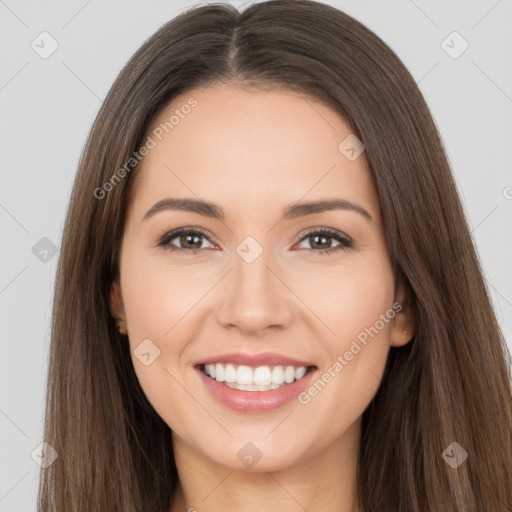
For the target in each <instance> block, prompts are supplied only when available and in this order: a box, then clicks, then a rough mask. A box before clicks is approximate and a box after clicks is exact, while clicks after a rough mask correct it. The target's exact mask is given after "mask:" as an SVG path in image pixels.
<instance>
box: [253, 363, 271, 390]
mask: <svg viewBox="0 0 512 512" xmlns="http://www.w3.org/2000/svg"><path fill="white" fill-rule="evenodd" d="M253 382H254V384H256V385H257V386H268V385H269V384H272V373H271V372H270V368H269V367H268V366H258V368H256V369H255V370H254V376H253Z"/></svg>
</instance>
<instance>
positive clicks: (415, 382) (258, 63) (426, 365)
mask: <svg viewBox="0 0 512 512" xmlns="http://www.w3.org/2000/svg"><path fill="white" fill-rule="evenodd" d="M217 81H221V82H236V83H238V84H242V85H244V86H249V87H266V88H278V87H281V88H283V89H286V90H291V91H297V92H299V93H303V94H306V95H309V96H310V97H314V98H316V99H317V100H319V101H323V102H325V103H327V104H328V105H329V106H330V107H332V108H333V109H335V110H336V111H337V112H338V113H339V114H340V115H341V116H343V117H344V118H345V119H346V121H347V122H348V123H349V124H350V125H351V126H352V129H353V131H354V133H355V134H356V135H357V137H358V138H359V139H360V140H361V141H362V142H363V143H364V145H365V147H366V150H365V153H364V154H365V157H366V159H367V161H368V165H369V169H370V171H371V177H372V179H373V182H374V184H375V187H376V190H377V192H378V195H379V198H380V203H381V209H382V215H383V221H384V228H385V237H386V241H387V246H388V251H389V255H390V258H391V261H392V264H393V270H394V272H395V278H396V279H397V280H398V279H401V280H402V281H403V282H404V283H405V285H406V287H407V289H408V290H409V295H410V299H411V307H413V308H414V311H415V313H416V333H415V336H414V339H413V340H412V341H411V342H410V343H408V344H407V345H405V346H403V347H400V348H394V347H392V348H391V351H390V353H389V356H388V361H387V366H386V370H385V373H384V377H383V380H382V383H381V386H380V388H379V390H378V392H377V394H376V396H375V397H374V399H373V401H372V402H371V404H370V405H369V407H368V408H367V410H366V411H365V412H364V415H363V422H362V439H361V441H362V442H361V451H360V458H359V464H358V493H359V499H360V504H361V507H362V509H363V510H365V511H367V512H370V511H376V510H378V511H379V512H420V511H421V512H425V511H432V512H434V511H435V512H438V511H440V510H443V511H444V510H446V511H448V510H450V511H461V512H462V511H464V512H469V511H475V512H477V511H478V512H482V511H492V512H503V511H505V510H510V509H511V507H512V469H511V466H512V392H511V379H510V368H511V359H510V353H509V351H508V349H507V346H506V344H505V341H504V338H503V335H502V333H501V331H500V328H499V325H498V323H497V321H496V317H495V314H494V312H493V309H492V307H491V303H490V300H489V296H488V293H487V290H486V286H485V283H484V279H483V277H482V270H481V268H480V265H479V261H478V258H477V255H476V253H475V249H474V246H473V242H472V239H471V236H470V232H469V229H468V225H467V221H466V219H465V215H464V212H463V208H462V207H461V202H460V200H459V197H458V193H457V189H456V186H455V184H454V180H453V177H452V175H451V170H450V166H449V163H448V161H447V158H446V155H445V150H444V148H443V144H442V142H441V140H440V136H439V133H438V131H437V129H436V126H435V124H434V122H433V120H432V117H431V114H430V112H429V110H428V108H427V105H426V103H425V101H424V99H423V97H422V95H421V93H420V91H419V89H418V87H417V85H416V83H415V81H414V79H413V78H412V77H411V75H410V73H409V72H408V71H407V69H406V68H405V67H404V65H403V64H402V62H401V61H400V59H399V58H398V57H397V56H396V54H395V53H394V52H393V51H392V50H391V49H390V48H389V47H388V46H387V45H386V44H385V43H384V42H383V41H382V40H381V39H379V38H378V37H377V36H376V35H375V34H374V33H373V32H371V31H370V30H369V29H367V28H366V27H365V26H364V25H363V24H361V23H360V22H358V21H356V20H355V19H353V18H351V17H350V16H348V15H346V14H344V13H343V12H341V11H339V10H337V9H335V8H333V7H331V6H328V5H326V4H322V3H318V2H315V1H311V0H295V1H290V0H270V1H267V2H263V3H256V4H253V5H251V6H249V7H248V8H247V9H246V10H244V11H242V12H238V11H237V9H235V8H234V7H233V6H230V5H228V4H210V5H204V6H199V7H195V8H192V9H190V10H188V11H186V12H184V13H182V14H180V15H179V16H177V17H176V18H174V19H173V20H171V21H170V22H168V23H166V24H165V25H163V26H162V27H161V28H160V29H159V30H158V31H157V32H156V33H155V34H154V35H153V36H152V37H151V38H150V39H148V40H147V41H146V42H145V43H144V44H143V46H142V47H141V48H140V49H139V50H138V51H137V52H136V53H135V55H134V56H133V57H132V58H131V59H130V61H129V62H128V63H127V65H126V66H125V67H124V69H123V70H122V71H121V73H120V74H119V76H118V78H117V79H116V81H115V83H114V84H113V86H112V88H111V90H110V92H109V94H108V96H107V98H106V99H105V101H104V103H103V105H102V107H101V109H100V112H99V113H98V116H97V118H96V120H95V122H94V124H93V126H92V129H91V132H90V134H89V137H88V140H87V143H86V146H85V148H84V151H83V154H82V157H81V160H80V163H79V168H78V173H77V175H76V180H75V183H74V187H73V191H72V196H71V199H70V202H69V210H68V214H67V218H66V223H65V228H64V233H63V239H62V244H61V254H60V259H59V264H58V269H57V279H56V285H55V294H54V303H53V317H52V331H51V349H50V360H49V374H48V384H47V406H46V415H45V432H44V439H45V441H46V442H48V443H49V444H50V445H52V447H53V448H54V449H55V450H56V451H57V453H58V458H57V459H56V460H55V462H54V463H53V464H52V465H50V466H49V467H48V468H47V469H46V470H42V472H41V481H40V489H39V511H41V512H49V511H54V510H60V511H61V512H64V511H66V512H67V511H70V512H90V511H96V510H101V511H109V512H113V511H122V512H132V511H133V512H140V511H141V510H144V511H146V512H157V511H158V512H167V511H168V509H169V506H170V501H171V496H172V493H173V491H174V489H175V486H176V483H177V471H176V465H175V461H174V457H173V446H172V439H171V430H170V428H169V427H168V426H167V424H166V423H164V421H163V420H162V419H161V418H160V417H159V416H158V414H157V413H156V412H155V411H154V409H153V408H152V406H151V405H150V404H149V402H148V400H147V399H146V397H145V395H144V393H143V391H142V389H141V388H140V385H139V383H138V380H137V378H136V375H135V372H134V369H133V365H132V361H131V357H130V352H129V344H128V338H127V337H126V336H123V335H121V334H120V333H119V332H118V331H117V330H116V328H115V324H114V320H113V318H112V316H111V315H110V312H109V296H110V287H111V283H112V281H113V279H114V278H115V277H116V276H117V272H118V267H117V265H118V255H119V249H120V242H121V239H122V235H123V227H124V219H125V213H126V209H127V207H128V204H129V193H130V190H131V188H133V178H134V176H135V175H136V174H137V171H138V170H139V168H138V167H137V166H136V165H133V168H131V167H128V168H127V167H126V162H128V161H130V158H133V155H134V152H137V150H138V148H139V147H140V146H141V144H142V143H143V142H144V141H143V138H144V135H145V133H146V130H147V129H148V126H149V124H150V122H151V121H152V119H154V117H155V115H156V114H157V113H158V112H160V111H161V110H162V108H164V107H165V106H166V105H167V104H168V102H169V101H170V100H172V99H173V98H174V97H175V96H176V95H178V94H180V93H183V92H185V91H187V90H192V89H193V88H196V87H204V86H207V85H208V84H210V83H215V82H217ZM340 142H341V141H340ZM132 163H133V162H132ZM123 167H124V169H125V172H124V173H119V172H117V171H118V170H119V169H121V168H123ZM116 172H117V173H116ZM121 174H122V176H121ZM453 442H456V443H458V445H460V446H461V447H462V448H463V449H464V450H465V451H466V452H467V453H468V458H467V460H466V461H465V462H464V463H463V464H461V465H460V466H459V467H457V468H453V467H451V465H449V464H448V463H447V462H446V457H443V453H444V452H445V450H446V449H447V448H448V450H450V446H452V448H451V449H452V450H453V445H452V443H453ZM449 453H450V454H451V455H452V456H453V453H452V452H449ZM507 507H508V508H507Z"/></svg>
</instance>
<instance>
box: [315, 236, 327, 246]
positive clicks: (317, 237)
mask: <svg viewBox="0 0 512 512" xmlns="http://www.w3.org/2000/svg"><path fill="white" fill-rule="evenodd" d="M327 238H328V237H326V236H324V235H314V236H313V239H314V240H315V242H314V244H317V239H321V240H324V241H326V240H327ZM327 246H329V244H327ZM323 247H325V245H324V246H323Z"/></svg>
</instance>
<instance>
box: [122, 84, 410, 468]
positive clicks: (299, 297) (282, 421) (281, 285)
mask: <svg viewBox="0 0 512 512" xmlns="http://www.w3.org/2000/svg"><path fill="white" fill-rule="evenodd" d="M173 116H174V117H173ZM165 123H167V125H165ZM351 133H352V130H351V128H350V126H349V125H348V124H347V123H346V122H345V121H344V120H343V119H342V118H341V117H340V116H339V115H338V114H337V113H336V112H335V111H334V110H331V109H330V108H329V107H327V106H325V105H324V104H322V103H320V102H318V101H316V100H314V99H311V98H305V97H301V96H300V95H298V94H295V93H291V92H282V91H280V92H278V91H274V92H263V91H259V90H251V91H247V90H242V89H239V88H236V87H234V86H231V85H222V86H218V87H216V88H212V87H210V88H207V89H205V90H204V91H201V90H199V89H197V90H193V91H190V92H188V93H185V94H183V95H181V96H180V97H177V98H175V99H174V101H173V102H172V104H170V105H169V106H168V107H167V108H166V109H165V111H163V112H162V113H161V114H160V115H159V116H158V118H157V119H155V120H154V121H153V124H152V126H151V127H150V130H149V131H148V133H147V134H146V137H145V139H144V142H145V143H146V145H147V148H148V154H147V155H146V156H145V158H144V161H143V163H142V168H141V169H139V170H140V172H141V174H140V175H139V176H138V178H140V179H138V180H137V186H136V188H135V193H134V196H133V201H132V203H131V204H130V205H129V211H128V216H127V221H126V226H125V231H124V237H123V242H122V248H121V257H120V288H119V287H117V286H116V285H115V286H113V293H112V311H113V314H115V316H117V317H119V318H121V319H122V321H123V322H124V323H125V325H126V328H127V330H128V336H129V340H130V348H131V352H132V359H133V364H134V367H135V371H136V374H137V376H138V379H139V381H140V384H141V386H142V389H143V390H144V392H145V394H146V395H147V398H148V399H149V401H150V402H151V404H152V405H153V407H154V408H155V410H156V411H157V413H158V414H159V415H160V416H161V417H162V419H163V420H164V421H165V422H166V423H167V424H168V425H169V427H170V428H171V429H172V431H173V435H174V439H175V443H176V446H177V447H179V446H181V447H182V448H180V449H183V450H185V449H187V450H189V452H190V453H194V454H195V456H196V457H198V458H200V459H202V460H208V461H210V462H211V463H216V464H220V465H222V466H226V467H230V468H238V469H241V468H244V467H245V468H247V469H250V468H252V467H253V466H254V467H255V469H256V470H258V471H268V470H277V469H280V468H285V467H288V466H291V465H293V464H295V463H299V462H303V461H305V460H306V459H308V458H310V457H314V456H320V455H321V454H322V452H323V451H326V450H328V449H330V448H332V447H333V446H334V445H336V446H338V447H340V449H342V446H344V445H345V446H346V447H355V446H356V444H357V440H358V435H359V431H360V419H361V415H362V413H363V411H364V410H365V408H366V407H367V406H368V404H369V403H370V401H371V400H372V398H373V396H374V395H375V393H376V392H377V389H378V387H379V384H380V380H381V377H382V374H383V370H384V367H385V362H386V357H387V354H388V350H389V348H390V345H397V346H398V345H402V344H404V343H406V342H407V341H408V340H409V339H410V336H411V335H410V332H409V333H408V334H404V333H403V329H404V326H405V327H407V325H408V324H407V319H406V317H405V313H404V311H402V312H398V310H399V309H400V308H399V307H397V306H396V303H395V301H397V302H399V301H401V300H403V299H404V297H403V296H402V295H401V294H402V292H401V287H399V289H398V290H397V296H396V297H395V289H394V282H393V274H392V270H391V266H390V261H389V257H388V254H387V251H386V247H385V240H384V234H383V227H382V220H381V214H380V207H379V201H378V197H377V195H376V192H375V190H374V187H373V185H372V182H371V179H370V175H369V171H368V168H367V165H366V162H365V157H364V148H362V147H360V146H358V144H357V140H356V139H354V138H353V137H354V136H353V135H351ZM148 136H149V137H150V138H151V140H150V139H147V137H148ZM347 137H348V139H347ZM361 151H362V152H361ZM359 153H361V154H360V155H359V156H358V154H359ZM185 199H186V200H187V201H189V203H188V204H185V203H183V202H182V203H180V202H178V200H180V201H183V200H185ZM171 200H172V202H171ZM166 201H167V203H166ZM323 201H333V203H331V204H330V205H329V204H327V203H325V204H324V206H325V208H324V207H323V206H321V203H319V204H320V205H316V206H315V205H314V204H316V203H317V202H323ZM334 201H336V202H337V203H334ZM203 202H204V203H207V204H203ZM309 203H313V206H309V207H305V206H304V205H306V204H309ZM155 205H159V206H157V207H155ZM180 228H183V229H185V233H184V234H179V233H172V234H169V233H171V232H173V231H175V230H178V229H180ZM326 231H327V232H326ZM394 304H395V306H394ZM242 356H246V358H245V359H242ZM258 358H259V359H258ZM208 362H209V363H211V364H210V365H208V366H207V367H205V366H204V363H208ZM288 367H291V369H290V368H288ZM301 367H306V370H307V372H306V373H305V375H304V376H302V374H303V373H304V370H303V369H301ZM204 370H206V371H207V372H208V373H210V374H211V375H210V376H207V375H205V373H204ZM212 375H214V376H215V379H214V378H212ZM283 378H284V379H286V380H285V382H283ZM223 379H227V380H231V381H235V382H230V383H229V385H227V384H226V381H224V382H222V380H223ZM292 380H294V382H293V383H292V382H289V381H292ZM218 381H220V382H218ZM244 382H245V383H249V384H250V382H253V386H256V387H252V388H247V389H245V390H244V389H243V386H239V387H240V388H242V389H234V387H236V386H237V385H238V384H237V383H244ZM259 386H263V387H259ZM271 387H273V388H275V389H270V388H271ZM250 389H252V390H250ZM350 449H352V448H350Z"/></svg>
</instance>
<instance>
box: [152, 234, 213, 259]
mask: <svg viewBox="0 0 512 512" xmlns="http://www.w3.org/2000/svg"><path fill="white" fill-rule="evenodd" d="M173 240H177V243H178V244H180V245H181V247H180V246H178V247H177V246H176V245H175V244H174V243H171V242H172V241H173ZM204 240H208V241H209V238H208V236H207V235H206V233H205V232H204V231H202V230H201V229H199V228H179V229H175V230H173V231H170V232H169V233H166V234H165V235H164V236H162V237H161V238H160V239H159V240H158V244H157V245H158V246H159V247H165V248H166V249H167V250H169V251H182V252H184V251H189V252H192V253H193V254H196V253H198V252H201V251H203V250H204V249H206V248H208V247H204V246H203V242H204ZM210 244H211V242H210Z"/></svg>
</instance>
